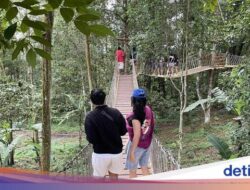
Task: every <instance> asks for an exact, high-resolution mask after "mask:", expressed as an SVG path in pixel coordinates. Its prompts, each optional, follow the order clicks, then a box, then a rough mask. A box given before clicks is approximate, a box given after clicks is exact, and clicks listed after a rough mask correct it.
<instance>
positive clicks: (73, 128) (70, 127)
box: [51, 122, 80, 133]
mask: <svg viewBox="0 0 250 190" xmlns="http://www.w3.org/2000/svg"><path fill="white" fill-rule="evenodd" d="M79 128H80V126H79V123H76V122H65V123H62V124H61V125H58V124H57V123H54V124H52V127H51V130H52V132H54V133H73V132H78V131H79Z"/></svg>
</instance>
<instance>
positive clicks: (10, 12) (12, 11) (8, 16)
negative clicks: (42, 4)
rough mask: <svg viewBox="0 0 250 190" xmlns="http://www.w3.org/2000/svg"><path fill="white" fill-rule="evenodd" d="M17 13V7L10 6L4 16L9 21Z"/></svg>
mask: <svg viewBox="0 0 250 190" xmlns="http://www.w3.org/2000/svg"><path fill="white" fill-rule="evenodd" d="M17 13H18V9H17V8H16V7H11V8H10V9H9V10H8V11H7V13H6V15H5V17H6V19H7V20H8V21H11V20H12V19H13V18H15V17H16V15H17Z"/></svg>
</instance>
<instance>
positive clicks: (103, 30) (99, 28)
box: [90, 24, 114, 36]
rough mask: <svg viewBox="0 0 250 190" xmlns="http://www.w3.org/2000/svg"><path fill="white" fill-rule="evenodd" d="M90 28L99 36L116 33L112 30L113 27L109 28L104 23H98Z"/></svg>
mask: <svg viewBox="0 0 250 190" xmlns="http://www.w3.org/2000/svg"><path fill="white" fill-rule="evenodd" d="M90 30H91V32H92V33H94V34H95V35H97V36H108V35H110V36H114V33H113V32H112V30H111V29H109V28H107V27H106V26H104V25H100V24H96V25H92V26H90Z"/></svg>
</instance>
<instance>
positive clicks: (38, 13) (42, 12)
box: [29, 9, 48, 16]
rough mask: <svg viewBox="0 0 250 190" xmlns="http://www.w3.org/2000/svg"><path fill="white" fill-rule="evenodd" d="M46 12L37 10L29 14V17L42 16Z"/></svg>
mask: <svg viewBox="0 0 250 190" xmlns="http://www.w3.org/2000/svg"><path fill="white" fill-rule="evenodd" d="M47 12H48V11H47V10H46V9H38V10H32V11H30V12H29V14H30V15H35V16H37V15H44V14H46V13H47Z"/></svg>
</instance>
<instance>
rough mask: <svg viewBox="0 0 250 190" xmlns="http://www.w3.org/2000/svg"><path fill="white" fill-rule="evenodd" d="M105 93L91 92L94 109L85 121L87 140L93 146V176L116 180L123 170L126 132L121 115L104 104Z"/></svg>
mask: <svg viewBox="0 0 250 190" xmlns="http://www.w3.org/2000/svg"><path fill="white" fill-rule="evenodd" d="M105 96H106V94H105V92H103V91H102V90H101V89H94V90H92V91H91V95H90V99H91V101H92V103H93V104H94V105H95V109H94V110H93V111H91V112H89V113H88V115H87V116H86V119H85V132H86V135H87V140H88V141H89V142H90V143H91V144H93V149H94V152H93V154H92V166H93V169H94V176H99V177H104V176H105V175H106V174H107V173H109V177H110V178H113V179H117V178H118V174H119V173H120V172H121V170H122V169H123V164H122V147H123V144H122V139H121V136H123V135H125V134H126V132H127V129H126V122H125V119H124V117H123V116H122V114H121V113H120V112H119V111H118V110H117V109H114V108H109V107H108V106H107V105H105V104H104V101H105Z"/></svg>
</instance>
